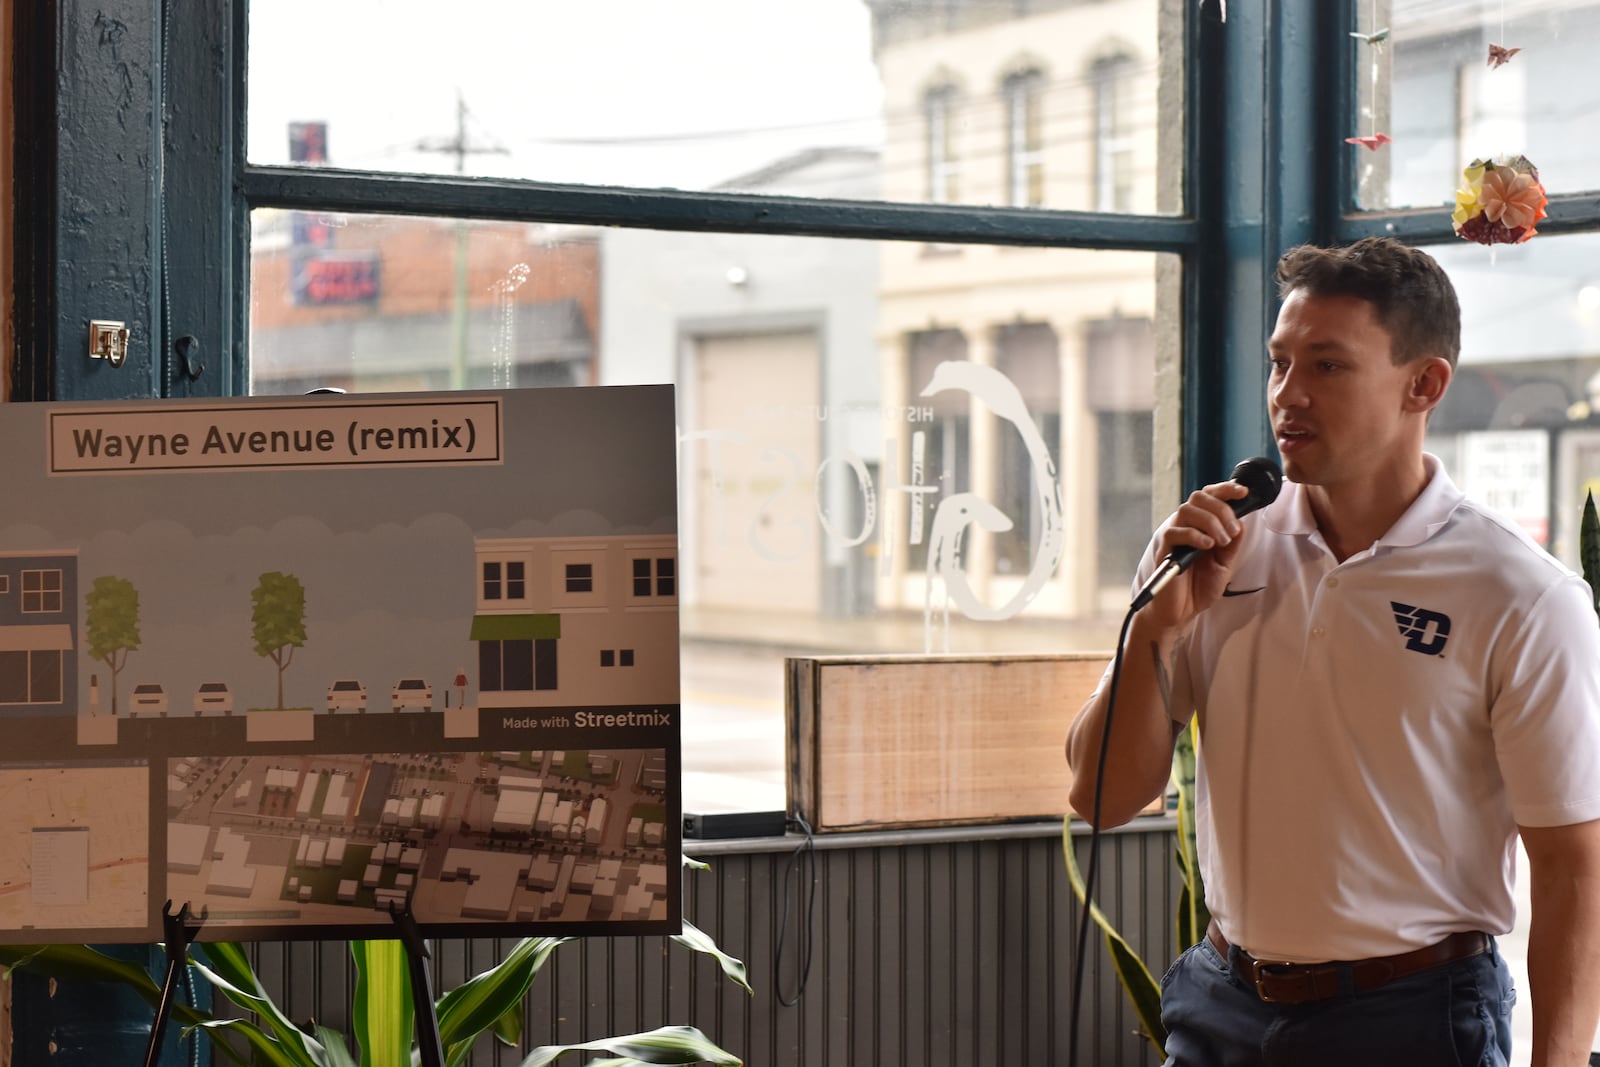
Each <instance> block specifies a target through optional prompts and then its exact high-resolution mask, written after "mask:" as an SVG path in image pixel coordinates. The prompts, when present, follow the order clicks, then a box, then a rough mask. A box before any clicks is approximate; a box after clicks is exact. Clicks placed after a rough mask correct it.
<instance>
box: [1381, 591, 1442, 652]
mask: <svg viewBox="0 0 1600 1067" xmlns="http://www.w3.org/2000/svg"><path fill="white" fill-rule="evenodd" d="M1389 606H1390V607H1391V608H1393V609H1394V621H1395V625H1396V626H1398V627H1399V628H1400V636H1401V637H1404V638H1405V639H1406V647H1407V648H1408V649H1410V650H1411V651H1413V652H1420V653H1422V654H1423V655H1424V656H1437V655H1438V654H1439V653H1441V652H1443V651H1444V643H1445V641H1447V640H1448V639H1449V637H1450V616H1448V615H1441V614H1439V612H1437V611H1429V610H1428V609H1427V608H1414V607H1412V606H1411V605H1410V604H1400V603H1396V602H1395V601H1393V600H1391V601H1389Z"/></svg>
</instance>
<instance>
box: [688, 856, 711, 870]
mask: <svg viewBox="0 0 1600 1067" xmlns="http://www.w3.org/2000/svg"><path fill="white" fill-rule="evenodd" d="M683 865H684V866H685V867H688V868H690V869H691V870H696V871H709V870H710V869H711V864H709V863H706V862H705V861H704V860H697V859H695V858H694V857H693V856H691V855H689V854H688V853H687V852H685V853H683Z"/></svg>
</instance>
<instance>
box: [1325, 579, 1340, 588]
mask: <svg viewBox="0 0 1600 1067" xmlns="http://www.w3.org/2000/svg"><path fill="white" fill-rule="evenodd" d="M1328 588H1329V589H1337V588H1339V579H1337V578H1329V579H1328Z"/></svg>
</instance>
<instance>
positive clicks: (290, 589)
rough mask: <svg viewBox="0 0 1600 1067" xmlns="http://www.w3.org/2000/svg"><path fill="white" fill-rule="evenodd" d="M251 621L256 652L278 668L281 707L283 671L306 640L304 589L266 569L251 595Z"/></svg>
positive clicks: (297, 581) (292, 578)
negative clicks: (295, 651)
mask: <svg viewBox="0 0 1600 1067" xmlns="http://www.w3.org/2000/svg"><path fill="white" fill-rule="evenodd" d="M250 622H251V624H252V626H253V636H254V637H255V642H256V655H258V656H266V657H268V658H270V659H271V660H272V662H273V663H275V664H276V665H277V667H278V707H279V708H280V709H281V708H282V707H283V672H284V671H286V670H288V669H289V664H290V662H291V661H292V660H293V659H294V650H295V649H297V648H299V647H300V646H302V645H304V644H305V643H306V590H305V586H303V585H301V584H300V579H298V578H296V577H295V576H294V575H292V574H282V573H280V572H278V571H268V572H267V573H266V574H263V575H262V576H261V579H260V580H259V581H257V582H256V587H255V590H254V591H253V592H251V594H250Z"/></svg>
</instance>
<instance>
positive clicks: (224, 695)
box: [194, 682, 233, 715]
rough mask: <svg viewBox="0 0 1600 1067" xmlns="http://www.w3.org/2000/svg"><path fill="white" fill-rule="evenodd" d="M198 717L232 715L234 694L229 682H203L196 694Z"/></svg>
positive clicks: (195, 705)
mask: <svg viewBox="0 0 1600 1067" xmlns="http://www.w3.org/2000/svg"><path fill="white" fill-rule="evenodd" d="M194 713H195V714H196V715H232V714H233V693H232V692H231V691H229V689H228V683H227V682H201V683H200V688H199V689H196V690H195V693H194Z"/></svg>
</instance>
